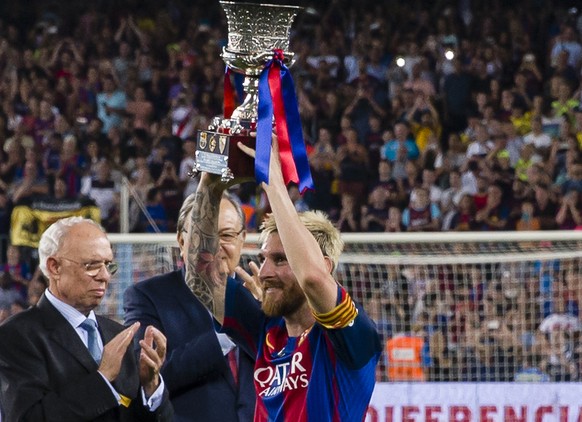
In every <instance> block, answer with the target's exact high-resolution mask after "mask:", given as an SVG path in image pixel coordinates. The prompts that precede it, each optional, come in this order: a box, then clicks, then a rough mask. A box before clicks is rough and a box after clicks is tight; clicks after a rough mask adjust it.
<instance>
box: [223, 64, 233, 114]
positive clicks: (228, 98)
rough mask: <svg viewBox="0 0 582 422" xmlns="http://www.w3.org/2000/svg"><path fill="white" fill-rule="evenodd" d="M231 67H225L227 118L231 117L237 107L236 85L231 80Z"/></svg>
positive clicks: (225, 110)
mask: <svg viewBox="0 0 582 422" xmlns="http://www.w3.org/2000/svg"><path fill="white" fill-rule="evenodd" d="M230 73H231V72H230V67H228V66H226V68H225V69H224V104H223V106H224V107H223V115H224V118H225V119H230V116H232V113H233V111H234V107H235V98H234V97H235V95H234V92H235V91H234V87H233V86H232V82H231V80H230Z"/></svg>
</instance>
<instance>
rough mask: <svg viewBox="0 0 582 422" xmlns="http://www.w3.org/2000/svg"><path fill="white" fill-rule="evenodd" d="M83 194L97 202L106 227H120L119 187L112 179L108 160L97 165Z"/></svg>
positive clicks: (83, 189) (82, 190) (84, 187)
mask: <svg viewBox="0 0 582 422" xmlns="http://www.w3.org/2000/svg"><path fill="white" fill-rule="evenodd" d="M81 194H82V195H85V196H88V197H89V198H91V199H93V200H94V201H95V203H96V204H97V206H98V207H99V210H100V211H101V221H102V224H103V225H104V227H111V228H116V227H119V186H118V185H117V184H116V183H115V181H114V180H113V178H112V174H111V164H110V163H109V161H108V160H107V159H103V160H101V161H100V162H99V163H98V164H97V166H96V172H95V175H94V176H93V177H91V179H89V180H87V184H86V185H85V186H83V188H82V189H81Z"/></svg>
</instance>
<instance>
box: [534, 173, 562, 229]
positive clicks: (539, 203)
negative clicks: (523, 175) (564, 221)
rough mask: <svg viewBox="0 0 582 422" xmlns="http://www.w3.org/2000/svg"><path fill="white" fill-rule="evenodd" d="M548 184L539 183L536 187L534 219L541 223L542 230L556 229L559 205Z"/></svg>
mask: <svg viewBox="0 0 582 422" xmlns="http://www.w3.org/2000/svg"><path fill="white" fill-rule="evenodd" d="M553 196H554V194H553V193H552V192H550V188H549V186H548V185H547V184H546V183H543V182H538V183H536V184H535V186H534V217H536V218H538V219H539V221H540V229H541V230H552V229H555V228H556V214H557V213H558V209H559V205H558V203H557V202H556V200H555V199H554V198H553Z"/></svg>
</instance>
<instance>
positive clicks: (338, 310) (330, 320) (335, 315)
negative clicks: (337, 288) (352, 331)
mask: <svg viewBox="0 0 582 422" xmlns="http://www.w3.org/2000/svg"><path fill="white" fill-rule="evenodd" d="M343 296H344V297H343V299H342V301H341V303H340V304H339V305H337V306H336V307H335V308H333V309H332V310H331V311H329V312H326V313H324V314H316V313H315V312H313V316H314V317H315V320H316V321H317V322H318V323H319V324H320V325H321V326H323V327H324V328H327V329H328V330H334V329H339V328H345V327H347V326H348V325H350V324H351V323H352V322H353V321H354V319H356V317H357V316H358V309H357V308H356V305H355V304H354V301H353V300H352V298H351V297H350V295H349V294H347V292H345V291H344V295H343Z"/></svg>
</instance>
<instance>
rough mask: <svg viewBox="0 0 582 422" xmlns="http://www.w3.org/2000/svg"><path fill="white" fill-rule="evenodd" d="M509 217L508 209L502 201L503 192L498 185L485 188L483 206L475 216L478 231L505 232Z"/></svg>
mask: <svg viewBox="0 0 582 422" xmlns="http://www.w3.org/2000/svg"><path fill="white" fill-rule="evenodd" d="M508 217H509V207H508V206H507V204H505V203H504V201H503V191H502V190H501V187H500V186H499V185H495V184H493V185H491V186H489V188H487V201H486V203H485V206H484V207H483V208H482V209H480V210H478V211H477V214H476V215H475V223H476V229H478V230H505V228H506V225H507V221H508Z"/></svg>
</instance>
